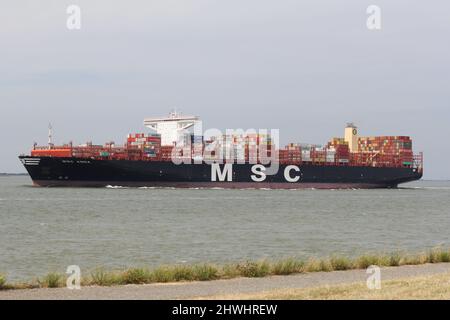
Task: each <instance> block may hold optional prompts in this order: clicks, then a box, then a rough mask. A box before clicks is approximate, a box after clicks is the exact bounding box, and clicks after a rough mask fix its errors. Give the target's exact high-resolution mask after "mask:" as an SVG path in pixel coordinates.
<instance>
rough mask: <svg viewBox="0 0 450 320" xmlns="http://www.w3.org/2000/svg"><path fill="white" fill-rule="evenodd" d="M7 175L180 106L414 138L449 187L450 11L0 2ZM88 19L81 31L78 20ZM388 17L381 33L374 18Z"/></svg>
mask: <svg viewBox="0 0 450 320" xmlns="http://www.w3.org/2000/svg"><path fill="white" fill-rule="evenodd" d="M0 3H1V6H0V8H1V9H0V112H1V113H0V121H1V123H0V133H1V139H0V144H1V146H0V172H24V171H25V170H24V168H22V167H21V164H20V162H19V161H18V159H17V156H18V155H19V154H20V153H25V152H28V151H29V149H30V148H31V147H32V144H33V142H34V141H36V142H38V143H39V144H46V141H47V126H48V123H49V122H51V123H52V124H53V127H54V136H55V142H56V143H62V142H68V141H70V140H73V141H74V142H75V143H84V142H86V141H88V140H93V141H94V142H97V143H103V142H105V141H106V140H111V139H112V140H115V141H116V142H117V143H119V142H122V141H124V140H125V137H126V135H127V134H128V133H129V132H141V131H144V130H145V129H144V128H143V125H142V122H143V118H144V117H146V116H162V115H166V114H167V113H168V112H169V111H170V110H171V109H172V108H174V107H176V108H178V109H179V110H181V111H183V112H184V113H185V114H195V115H199V116H201V117H202V119H203V121H204V127H205V128H211V127H217V128H221V129H225V128H279V129H280V135H281V139H282V141H283V142H290V141H292V142H310V143H320V144H323V143H326V142H327V141H328V139H329V138H331V137H333V136H340V135H343V130H344V127H345V124H346V122H348V121H353V122H355V123H356V124H357V125H358V126H359V128H360V133H361V134H363V135H410V136H412V138H413V140H414V148H415V150H416V151H424V152H425V177H426V178H428V179H450V163H449V161H448V159H450V123H449V120H450V3H449V1H448V0H434V1H418V0H371V1H364V0H345V1H344V0H343V1H336V0H307V1H306V0H302V1H300V0H280V1H275V0H270V1H269V0H220V1H219V0H177V1H175V0H157V1H155V0H143V1H137V0H134V1H133V0H132V1H120V3H119V2H118V1H117V2H115V3H113V2H112V1H106V0H105V1H100V0H71V1H64V0H53V1H50V0H40V1H35V0H29V1H25V0H14V1H12V0H11V1H6V0H0ZM71 4H77V5H79V6H80V8H81V30H72V31H70V30H68V29H67V27H66V20H67V18H68V14H67V13H66V9H67V7H68V6H69V5H71ZM371 4H375V5H378V6H379V7H380V8H381V27H382V29H381V30H378V31H370V30H368V29H367V27H366V19H367V17H368V15H367V13H366V9H367V7H368V6H369V5H371Z"/></svg>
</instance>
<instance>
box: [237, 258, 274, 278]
mask: <svg viewBox="0 0 450 320" xmlns="http://www.w3.org/2000/svg"><path fill="white" fill-rule="evenodd" d="M237 269H238V270H239V271H240V274H241V276H243V277H247V278H261V277H265V276H267V275H269V272H270V265H269V263H268V262H267V261H259V262H252V261H246V262H244V263H240V264H238V265H237Z"/></svg>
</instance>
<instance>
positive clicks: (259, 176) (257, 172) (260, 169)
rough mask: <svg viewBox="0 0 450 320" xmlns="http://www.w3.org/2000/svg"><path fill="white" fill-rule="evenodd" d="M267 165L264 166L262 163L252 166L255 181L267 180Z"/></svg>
mask: <svg viewBox="0 0 450 320" xmlns="http://www.w3.org/2000/svg"><path fill="white" fill-rule="evenodd" d="M264 171H266V167H264V166H263V165H262V164H255V165H254V166H252V172H253V174H252V180H253V181H255V182H262V181H264V180H266V173H265V172H264Z"/></svg>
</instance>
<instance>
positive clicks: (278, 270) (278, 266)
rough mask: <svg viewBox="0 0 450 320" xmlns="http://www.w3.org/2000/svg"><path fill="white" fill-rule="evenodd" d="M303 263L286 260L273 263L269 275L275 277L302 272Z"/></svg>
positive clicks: (290, 259) (291, 259) (292, 259)
mask: <svg viewBox="0 0 450 320" xmlns="http://www.w3.org/2000/svg"><path fill="white" fill-rule="evenodd" d="M304 268H305V262H303V261H301V260H296V259H294V258H288V259H284V260H280V261H278V262H275V263H274V264H273V265H272V269H271V273H272V274H275V275H289V274H293V273H301V272H304Z"/></svg>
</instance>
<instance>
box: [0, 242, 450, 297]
mask: <svg viewBox="0 0 450 320" xmlns="http://www.w3.org/2000/svg"><path fill="white" fill-rule="evenodd" d="M448 262H450V249H442V248H434V249H431V250H428V251H426V252H422V253H416V254H408V253H400V252H394V253H390V254H367V255H362V256H358V257H355V258H347V257H342V256H332V257H329V258H324V259H315V258H311V259H308V260H304V259H297V258H285V259H279V260H260V261H244V262H238V263H231V264H224V265H216V264H208V263H203V264H194V265H183V264H181V265H180V264H179V265H163V266H160V267H156V268H153V269H150V268H146V267H140V268H129V269H125V270H106V269H105V268H96V269H93V270H91V271H90V272H88V273H87V274H88V276H84V275H83V273H82V278H81V286H83V287H89V286H104V287H112V286H124V285H145V284H161V283H165V284H168V283H188V282H194V281H202V282H208V281H212V280H229V279H237V278H265V277H270V276H287V275H296V274H313V273H317V272H333V271H346V270H365V269H367V268H368V267H369V266H373V265H374V266H379V267H400V266H417V265H425V264H437V263H448ZM67 276H68V275H66V274H63V273H54V272H52V273H48V274H47V275H46V276H44V277H41V278H36V279H35V280H33V281H28V282H12V283H9V282H8V280H7V277H6V276H5V275H3V274H2V273H1V272H0V291H4V290H18V289H39V288H63V287H65V286H66V278H67Z"/></svg>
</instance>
